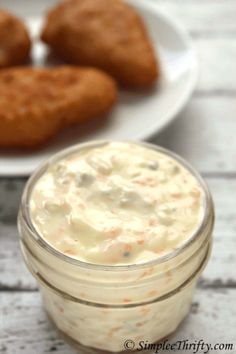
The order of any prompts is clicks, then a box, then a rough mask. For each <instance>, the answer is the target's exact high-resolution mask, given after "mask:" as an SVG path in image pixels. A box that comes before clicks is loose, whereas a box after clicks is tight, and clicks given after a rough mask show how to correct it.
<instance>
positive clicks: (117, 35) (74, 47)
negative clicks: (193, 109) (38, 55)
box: [42, 0, 159, 87]
mask: <svg viewBox="0 0 236 354" xmlns="http://www.w3.org/2000/svg"><path fill="white" fill-rule="evenodd" d="M42 39H43V41H44V42H46V43H47V44H48V45H49V46H51V48H52V49H53V50H54V51H55V52H56V53H57V54H58V55H60V56H61V57H62V58H64V59H65V60H67V61H68V62H71V63H74V64H79V65H89V66H96V67H99V68H101V69H103V70H105V71H107V72H109V73H110V74H111V75H112V76H114V77H115V78H116V79H117V80H118V81H119V82H120V83H121V84H123V85H126V86H127V85H128V86H134V87H143V86H144V87H145V86H150V85H152V84H153V83H154V82H155V81H156V79H157V77H158V76H159V68H158V65H157V61H156V58H155V54H154V50H153V48H152V45H151V43H150V40H149V38H148V34H147V31H146V28H145V25H144V23H143V21H142V19H141V18H140V16H139V15H138V14H137V13H136V11H135V10H134V9H133V8H132V7H130V6H128V5H127V4H125V3H124V2H123V1H122V0H86V1H84V0H66V1H64V2H62V3H61V4H59V5H58V6H56V7H55V8H53V9H52V10H51V11H50V12H49V13H48V16H47V19H46V23H45V26H44V29H43V32H42Z"/></svg>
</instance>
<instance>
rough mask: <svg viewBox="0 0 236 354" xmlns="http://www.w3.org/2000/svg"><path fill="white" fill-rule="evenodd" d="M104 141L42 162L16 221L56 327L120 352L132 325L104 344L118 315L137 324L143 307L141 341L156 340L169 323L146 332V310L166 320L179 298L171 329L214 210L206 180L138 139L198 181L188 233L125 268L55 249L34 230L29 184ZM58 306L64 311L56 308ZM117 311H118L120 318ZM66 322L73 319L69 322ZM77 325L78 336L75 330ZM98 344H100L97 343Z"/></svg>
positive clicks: (187, 295) (201, 257)
mask: <svg viewBox="0 0 236 354" xmlns="http://www.w3.org/2000/svg"><path fill="white" fill-rule="evenodd" d="M106 143H108V142H104V141H103V142H93V143H88V144H81V145H78V146H75V147H72V148H70V149H66V150H65V151H63V152H61V153H59V154H57V155H56V156H55V157H53V158H52V159H50V160H49V161H48V162H47V163H46V164H44V165H42V166H41V167H40V168H39V169H38V170H37V171H36V173H35V174H34V175H33V176H32V177H31V179H30V180H29V182H28V183H27V186H26V189H25V192H24V195H23V198H22V203H21V208H20V212H19V217H18V225H19V231H20V235H21V248H22V253H23V256H24V259H25V262H26V264H27V265H28V267H29V269H30V271H31V272H32V274H33V275H34V276H35V277H36V279H37V280H38V282H39V285H40V289H41V291H42V294H43V297H44V299H45V306H46V308H47V310H48V312H49V314H50V316H51V317H52V318H53V321H54V322H55V323H56V325H57V326H58V327H59V329H60V330H61V331H63V332H64V333H67V334H68V335H69V336H70V337H71V338H73V339H74V340H77V341H79V342H81V343H82V344H84V345H87V346H92V347H95V348H100V349H102V350H110V351H120V350H122V349H123V348H122V342H124V340H125V336H127V338H129V335H131V334H132V333H133V332H135V331H134V329H132V330H130V332H129V331H128V329H126V330H125V329H120V333H118V334H117V333H116V334H115V335H114V336H115V337H114V338H115V339H114V341H109V343H107V340H105V337H106V335H108V332H109V328H116V327H119V323H123V322H122V321H123V320H122V321H121V320H118V319H121V318H122V316H123V319H124V321H125V322H127V321H131V322H130V323H132V326H133V328H136V327H137V326H136V325H137V323H139V322H140V320H141V318H142V315H141V314H142V312H141V311H143V312H144V313H145V308H146V311H147V310H149V311H147V312H146V313H147V315H146V316H147V319H146V324H144V325H143V329H142V331H143V332H142V333H143V339H147V340H148V339H149V340H151V341H156V340H159V339H161V338H162V337H164V336H166V335H168V334H169V333H164V332H165V331H167V330H169V329H168V327H169V326H168V325H166V328H165V329H164V327H163V328H162V329H159V332H158V331H156V332H153V331H151V332H152V333H149V332H150V324H148V322H150V321H151V318H152V317H151V315H150V313H155V312H157V310H158V312H159V314H160V311H162V312H163V311H164V309H165V311H164V312H166V315H165V316H167V317H165V318H163V319H162V321H163V322H166V321H167V320H168V313H167V312H168V311H170V308H173V306H174V301H173V299H174V298H175V299H178V302H179V304H180V303H181V304H182V306H183V310H182V311H180V312H181V313H179V314H178V315H176V316H174V317H176V320H173V318H172V322H173V326H172V327H173V328H174V327H175V328H174V329H173V330H175V329H176V327H177V326H178V324H179V323H180V322H181V321H182V319H183V318H184V317H185V315H186V314H187V312H188V309H189V306H190V304H191V298H192V293H193V289H194V287H195V285H196V281H197V279H198V277H199V275H200V274H201V272H202V270H203V268H204V266H205V264H206V263H207V260H208V258H209V254H210V249H211V235H212V229H213V224H214V208H213V202H212V198H211V195H210V193H209V190H208V188H207V186H206V184H205V182H204V181H203V180H202V179H201V177H200V176H199V175H198V174H197V173H196V172H195V171H194V170H193V169H192V168H191V167H190V166H189V165H188V164H187V163H186V162H185V161H184V160H182V159H181V158H180V157H178V156H176V155H175V154H173V153H171V152H169V151H167V150H165V149H163V148H160V147H156V146H153V145H150V144H146V143H138V144H141V145H142V146H145V147H147V148H151V149H154V150H157V151H160V152H163V153H165V154H168V155H169V156H171V157H173V158H174V159H176V160H177V161H178V162H179V163H181V164H182V165H183V166H184V167H186V168H187V169H188V170H189V171H190V172H191V173H192V174H193V175H194V176H195V177H196V178H197V180H198V182H199V183H200V185H201V187H202V190H203V192H204V203H205V205H204V215H203V218H202V220H201V223H200V224H199V227H198V229H197V230H196V231H195V233H194V234H193V235H192V237H191V238H190V239H189V240H188V241H187V242H186V243H185V244H183V246H181V247H180V248H178V249H176V250H175V251H173V252H172V253H171V254H168V255H167V256H164V257H160V258H157V259H155V260H153V261H150V262H146V263H142V264H131V265H124V266H123V265H122V266H102V265H95V264H90V263H86V262H82V261H79V260H76V259H72V258H70V257H68V256H66V255H64V254H62V253H60V252H58V251H56V250H55V249H54V248H52V247H51V246H50V245H49V244H47V243H46V242H45V241H44V240H43V238H42V237H41V236H40V235H38V234H37V231H36V230H35V228H34V226H33V224H32V221H31V220H30V213H29V200H30V193H31V191H32V188H33V186H34V184H35V183H36V181H37V180H38V178H39V177H40V176H41V175H42V174H43V173H44V171H46V169H47V168H48V166H49V165H51V164H53V163H55V162H56V161H58V160H60V159H61V158H63V157H65V156H67V155H70V154H72V153H75V152H76V151H78V149H79V150H80V149H91V148H93V147H98V146H102V145H104V144H106ZM181 294H182V298H181ZM183 299H185V300H183ZM175 301H177V300H175ZM72 304H73V305H72ZM73 306H74V307H76V309H77V310H76V311H78V313H83V321H82V322H83V329H82V322H81V318H80V317H79V316H78V318H77V317H76V320H74V321H72V320H71V319H70V315H71V314H72V313H73ZM178 306H179V305H178ZM157 308H159V309H157ZM168 308H169V310H168ZM62 309H63V312H60V311H61V310H62ZM142 309H143V310H142ZM105 310H107V311H108V312H110V316H109V317H108V316H107V317H106V316H105V312H106V311H105ZM102 311H103V312H104V311H105V312H104V313H103V312H102ZM117 311H120V313H119V316H118V312H117ZM125 311H126V312H125ZM104 316H105V317H104ZM163 316H164V315H163ZM169 316H170V314H169ZM59 317H60V318H61V319H62V318H63V321H59V320H58V318H59ZM92 317H93V318H96V317H98V318H100V321H102V322H103V323H104V327H105V328H106V329H105V328H104V333H101V334H100V337H101V338H100V341H97V342H96V341H95V340H94V339H93V338H89V337H91V336H89V335H88V333H89V331H90V330H94V328H93V326H92V324H91V321H90V320H91V318H92ZM154 317H155V316H154ZM159 317H160V315H159ZM148 319H149V320H148ZM70 322H74V326H73V325H72V324H71V323H70ZM141 322H142V321H141ZM154 322H155V321H154ZM154 322H153V320H152V325H151V326H153V325H154ZM150 323H151V322H150ZM91 326H92V327H91ZM132 326H131V327H132ZM72 327H73V328H72ZM141 327H142V326H141ZM76 328H77V330H78V332H79V334H78V333H77V332H76ZM86 328H87V332H86ZM68 331H69V332H70V333H68ZM105 332H106V333H105ZM118 332H119V331H118ZM157 332H158V333H157ZM136 333H138V334H135V335H134V337H135V339H136V340H137V339H138V338H136V337H138V336H140V330H139V327H137V328H136ZM163 334H164V335H163ZM117 336H119V338H118V337H117ZM145 336H147V338H146V337H145ZM127 338H126V339H127ZM98 342H99V343H98ZM103 342H104V344H102V343H103Z"/></svg>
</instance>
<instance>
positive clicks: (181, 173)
mask: <svg viewBox="0 0 236 354" xmlns="http://www.w3.org/2000/svg"><path fill="white" fill-rule="evenodd" d="M203 203H204V195H203V193H202V189H201V187H200V185H199V182H198V181H197V180H196V178H195V177H194V176H193V175H192V174H191V173H190V172H189V171H188V170H187V169H186V168H185V167H184V166H182V165H180V163H179V162H177V161H176V160H174V159H173V158H172V157H170V156H167V155H165V154H164V153H161V152H157V151H154V150H151V149H147V148H146V147H143V146H139V145H136V144H133V143H108V144H105V145H104V146H102V147H98V148H94V149H88V150H85V151H79V152H77V153H75V154H73V155H71V156H66V157H65V158H63V159H62V160H60V161H58V162H56V163H55V164H54V165H52V166H50V167H49V168H48V170H47V171H46V172H45V173H44V174H43V176H42V177H41V178H40V179H39V180H38V181H37V183H36V185H35V186H34V189H33V192H32V196H31V201H30V213H31V218H32V221H33V223H34V225H35V227H36V229H37V231H38V232H39V233H40V235H41V236H42V237H43V238H44V239H45V240H46V241H47V242H48V243H49V244H50V245H51V246H53V247H54V248H56V249H57V250H58V251H60V252H62V253H64V254H66V255H68V256H70V257H73V258H76V259H79V260H83V261H85V262H90V263H96V264H111V265H112V264H113V265H118V264H119V265H121V264H133V263H142V262H146V261H149V260H151V259H155V258H157V257H160V256H163V255H166V254H168V253H170V252H172V251H173V250H175V249H177V248H179V247H180V246H181V245H182V244H183V243H184V242H186V240H188V238H189V237H190V236H191V235H192V233H193V232H194V230H195V229H196V228H197V226H198V225H199V222H200V220H201V218H202V215H203Z"/></svg>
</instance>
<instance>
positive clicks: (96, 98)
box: [0, 66, 117, 147]
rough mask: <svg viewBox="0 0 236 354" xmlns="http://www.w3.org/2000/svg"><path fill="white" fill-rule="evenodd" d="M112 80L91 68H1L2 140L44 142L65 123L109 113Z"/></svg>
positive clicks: (9, 143) (0, 143) (113, 91)
mask: <svg viewBox="0 0 236 354" xmlns="http://www.w3.org/2000/svg"><path fill="white" fill-rule="evenodd" d="M116 97H117V89H116V84H115V82H114V80H113V79H112V78H110V77H109V76H108V75H107V74H105V73H103V72H101V71H99V70H97V69H92V68H78V67H70V66H63V67H57V68H55V69H34V68H14V69H7V70H2V71H0V146H1V147H27V146H28V147H31V146H36V145H38V144H42V143H44V142H45V141H47V140H48V139H49V138H50V137H52V136H54V135H55V134H56V133H57V132H58V131H59V130H61V129H62V128H63V127H66V126H68V125H71V124H74V123H77V122H83V121H87V120H90V119H92V118H95V117H97V116H100V115H103V114H106V113H108V112H109V111H110V110H111V108H112V107H113V105H114V103H115V101H116Z"/></svg>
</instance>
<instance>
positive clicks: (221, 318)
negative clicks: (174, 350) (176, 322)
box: [0, 289, 236, 354]
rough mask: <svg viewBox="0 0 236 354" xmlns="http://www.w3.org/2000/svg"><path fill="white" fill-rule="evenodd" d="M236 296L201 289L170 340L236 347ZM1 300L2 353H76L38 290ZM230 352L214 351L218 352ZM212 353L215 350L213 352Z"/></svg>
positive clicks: (2, 295)
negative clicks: (47, 311) (49, 314)
mask: <svg viewBox="0 0 236 354" xmlns="http://www.w3.org/2000/svg"><path fill="white" fill-rule="evenodd" d="M235 296H236V289H229V290H215V291H214V292H212V291H209V290H201V289H198V290H197V291H196V294H195V297H194V303H193V305H192V309H191V313H190V315H189V316H188V318H187V319H186V320H185V321H184V323H183V325H182V326H181V328H180V329H179V330H178V332H177V333H176V334H175V335H174V336H172V337H171V338H169V340H170V342H172V343H174V342H175V341H177V340H186V339H188V340H189V341H195V340H197V341H198V340H199V339H203V340H204V341H205V342H206V343H209V344H212V345H215V344H216V343H221V342H222V343H233V344H234V346H235V345H236V342H235V331H234V330H235V327H236V310H235V306H234V304H235ZM0 303H1V305H2V314H1V315H2V318H3V321H2V323H1V327H2V328H1V332H0V343H1V344H0V353H3V354H5V353H9V354H26V353H27V354H47V353H52V352H55V353H57V354H75V353H76V352H75V351H74V350H73V349H72V348H70V347H69V346H68V345H66V344H65V343H64V342H63V340H62V339H61V338H60V337H59V335H58V333H57V331H56V330H55V329H54V328H53V327H52V325H51V324H50V323H49V321H48V319H47V317H46V314H45V312H44V310H43V309H42V304H41V298H40V295H39V293H38V292H33V293H9V292H2V293H0ZM226 318H227V332H226V333H224V332H222V328H224V327H225V320H226ZM144 340H145V338H144ZM230 352H231V351H220V352H219V351H214V353H215V354H216V353H230ZM233 352H234V351H232V353H233ZM162 353H166V352H162ZM184 353H192V351H186V352H185V351H184ZM210 353H213V351H211V352H210ZM80 354H82V353H80ZM83 354H84V353H83Z"/></svg>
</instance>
